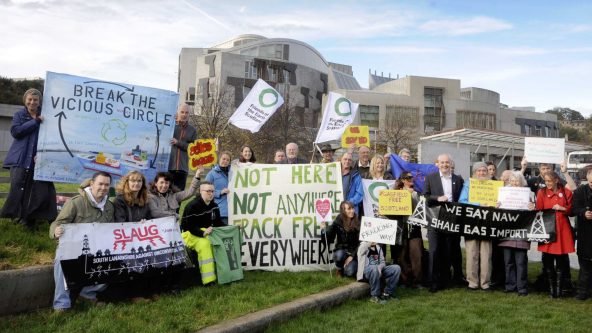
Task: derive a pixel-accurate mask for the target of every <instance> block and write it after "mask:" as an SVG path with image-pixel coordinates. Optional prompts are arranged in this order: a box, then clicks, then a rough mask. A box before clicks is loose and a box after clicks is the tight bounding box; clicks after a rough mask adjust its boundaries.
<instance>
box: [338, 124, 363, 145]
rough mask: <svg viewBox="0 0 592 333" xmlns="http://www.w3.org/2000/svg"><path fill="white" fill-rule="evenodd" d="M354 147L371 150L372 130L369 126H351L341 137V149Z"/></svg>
mask: <svg viewBox="0 0 592 333" xmlns="http://www.w3.org/2000/svg"><path fill="white" fill-rule="evenodd" d="M352 145H354V146H356V147H360V146H366V147H368V148H370V130H369V129H368V126H354V125H350V126H348V127H347V128H346V129H345V132H343V135H342V136H341V147H343V148H349V147H351V146H352Z"/></svg>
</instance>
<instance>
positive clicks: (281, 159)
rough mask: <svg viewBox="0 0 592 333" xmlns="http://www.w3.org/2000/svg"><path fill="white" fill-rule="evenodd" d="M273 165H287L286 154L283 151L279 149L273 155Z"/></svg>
mask: <svg viewBox="0 0 592 333" xmlns="http://www.w3.org/2000/svg"><path fill="white" fill-rule="evenodd" d="M273 163H274V164H283V163H286V152H284V150H283V149H278V150H276V151H275V154H274V155H273Z"/></svg>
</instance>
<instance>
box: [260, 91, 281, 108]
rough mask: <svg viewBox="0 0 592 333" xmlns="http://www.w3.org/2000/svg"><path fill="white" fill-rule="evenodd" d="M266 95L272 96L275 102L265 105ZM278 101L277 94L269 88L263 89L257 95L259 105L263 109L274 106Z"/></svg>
mask: <svg viewBox="0 0 592 333" xmlns="http://www.w3.org/2000/svg"><path fill="white" fill-rule="evenodd" d="M267 94H272V95H273V97H274V98H275V100H274V101H273V102H271V103H265V95H267ZM278 100H279V98H278V93H277V92H276V91H275V90H273V89H271V88H267V89H263V91H261V93H260V94H259V104H260V105H261V106H262V107H264V108H268V107H270V106H274V105H276V104H277V102H278Z"/></svg>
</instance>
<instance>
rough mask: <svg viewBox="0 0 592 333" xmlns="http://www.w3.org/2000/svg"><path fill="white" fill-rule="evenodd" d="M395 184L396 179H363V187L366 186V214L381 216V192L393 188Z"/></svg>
mask: <svg viewBox="0 0 592 333" xmlns="http://www.w3.org/2000/svg"><path fill="white" fill-rule="evenodd" d="M394 186H395V181H394V180H371V179H362V187H363V188H364V215H365V216H373V217H379V216H380V213H379V212H378V210H379V205H378V204H379V202H378V196H379V193H380V192H381V191H383V190H389V189H392V188H393V187H394Z"/></svg>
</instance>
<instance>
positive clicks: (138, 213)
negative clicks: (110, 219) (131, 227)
mask: <svg viewBox="0 0 592 333" xmlns="http://www.w3.org/2000/svg"><path fill="white" fill-rule="evenodd" d="M113 206H115V222H140V220H142V219H146V220H150V219H152V216H151V215H150V208H148V201H146V204H145V205H144V206H139V205H133V206H128V204H127V203H126V202H125V200H124V199H123V195H121V194H118V195H117V196H116V197H115V200H114V201H113Z"/></svg>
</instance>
